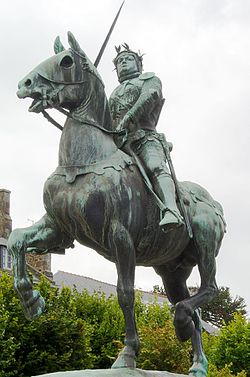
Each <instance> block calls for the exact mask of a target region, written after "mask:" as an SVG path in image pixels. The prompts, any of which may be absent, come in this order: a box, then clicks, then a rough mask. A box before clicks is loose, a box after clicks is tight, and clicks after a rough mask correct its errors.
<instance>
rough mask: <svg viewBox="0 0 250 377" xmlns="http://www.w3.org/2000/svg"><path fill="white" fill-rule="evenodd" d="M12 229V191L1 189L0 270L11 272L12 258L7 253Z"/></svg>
mask: <svg viewBox="0 0 250 377" xmlns="http://www.w3.org/2000/svg"><path fill="white" fill-rule="evenodd" d="M11 229H12V221H11V218H10V191H9V190H5V189H0V269H4V270H11V268H12V264H11V257H10V255H9V254H8V251H7V239H8V237H9V235H10V232H11Z"/></svg>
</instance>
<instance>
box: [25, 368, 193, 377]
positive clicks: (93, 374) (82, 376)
mask: <svg viewBox="0 0 250 377" xmlns="http://www.w3.org/2000/svg"><path fill="white" fill-rule="evenodd" d="M185 376H186V377H187V375H184V374H176V373H170V372H165V371H155V370H142V369H137V368H135V369H130V368H119V369H92V370H89V369H85V370H74V371H71V372H56V373H48V374H41V375H39V376H36V377H185ZM33 377H35V376H33Z"/></svg>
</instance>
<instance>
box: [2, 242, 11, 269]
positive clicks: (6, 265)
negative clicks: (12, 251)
mask: <svg viewBox="0 0 250 377" xmlns="http://www.w3.org/2000/svg"><path fill="white" fill-rule="evenodd" d="M0 268H2V269H4V270H11V268H12V262H11V256H10V255H9V253H8V251H7V248H6V246H3V245H0Z"/></svg>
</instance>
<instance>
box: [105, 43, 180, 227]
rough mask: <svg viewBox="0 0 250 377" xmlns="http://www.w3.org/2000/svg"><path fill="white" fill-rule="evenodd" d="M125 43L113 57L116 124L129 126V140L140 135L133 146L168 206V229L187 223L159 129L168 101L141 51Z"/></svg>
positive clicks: (164, 218)
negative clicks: (145, 67)
mask: <svg viewBox="0 0 250 377" xmlns="http://www.w3.org/2000/svg"><path fill="white" fill-rule="evenodd" d="M123 47H124V50H121V47H120V46H119V47H118V48H117V47H116V51H117V56H116V57H115V59H114V60H113V62H114V64H115V67H116V71H117V76H118V80H119V82H120V85H119V86H118V87H117V88H116V89H115V90H114V91H113V93H112V94H111V96H110V99H109V105H110V110H111V117H112V121H113V128H114V129H116V130H118V131H122V130H124V129H125V130H127V131H128V142H131V141H133V140H135V139H137V141H136V142H134V143H133V144H132V149H133V151H134V152H135V154H136V155H137V157H139V159H140V161H141V163H142V165H143V166H144V169H145V170H146V173H147V175H148V177H149V179H150V181H151V183H152V185H153V188H154V191H155V192H156V194H157V195H158V197H159V198H160V199H161V201H162V202H163V204H164V206H165V210H164V211H163V213H162V219H161V221H160V226H162V227H164V230H168V229H172V228H176V227H179V226H182V225H183V220H182V216H181V215H180V212H179V210H178V208H177V205H176V200H175V185H174V182H173V180H172V177H171V175H170V174H169V171H168V168H167V166H166V157H165V152H164V144H163V139H162V135H161V134H158V133H157V132H156V125H157V121H158V118H159V115H160V112H161V108H162V105H163V102H164V100H163V97H162V85H161V81H160V79H159V78H158V77H156V76H155V74H154V73H151V72H147V73H142V55H141V54H139V53H136V52H133V51H131V50H130V49H129V46H128V45H127V44H124V45H123ZM135 135H137V138H136V137H135ZM138 135H139V137H138Z"/></svg>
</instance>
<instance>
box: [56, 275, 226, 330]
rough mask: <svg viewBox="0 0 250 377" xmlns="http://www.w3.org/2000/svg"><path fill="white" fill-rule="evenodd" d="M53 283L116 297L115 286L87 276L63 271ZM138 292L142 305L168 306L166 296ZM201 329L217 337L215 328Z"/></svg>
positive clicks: (203, 325)
mask: <svg viewBox="0 0 250 377" xmlns="http://www.w3.org/2000/svg"><path fill="white" fill-rule="evenodd" d="M54 282H55V284H56V285H57V286H58V288H60V289H61V288H62V287H63V286H65V287H70V288H76V290H77V291H78V292H82V291H83V290H84V289H86V290H87V291H88V292H89V294H93V293H94V292H101V293H105V295H106V296H107V297H109V296H111V295H113V296H115V295H116V286H115V285H113V284H109V283H105V282H103V281H99V280H96V279H93V278H90V277H87V276H81V275H76V274H72V273H70V272H65V271H57V272H56V273H55V274H54ZM136 291H137V292H139V293H140V294H141V296H142V302H143V303H144V304H148V303H150V302H154V301H155V300H157V302H158V303H159V304H160V305H163V304H164V303H165V304H169V300H168V299H167V297H166V296H163V295H159V294H158V293H153V292H145V291H142V290H138V289H137V290H136ZM201 323H202V327H203V329H204V330H205V331H207V332H208V333H209V334H211V335H218V333H219V329H217V328H216V327H214V326H212V325H210V324H209V323H207V322H205V321H203V320H201Z"/></svg>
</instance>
